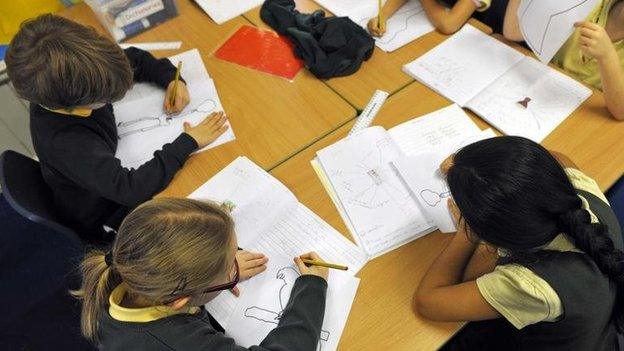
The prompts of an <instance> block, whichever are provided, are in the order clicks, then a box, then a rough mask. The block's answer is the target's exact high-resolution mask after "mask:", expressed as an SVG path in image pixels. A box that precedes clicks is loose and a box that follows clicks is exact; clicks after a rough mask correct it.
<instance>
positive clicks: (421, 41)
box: [244, 0, 491, 110]
mask: <svg viewBox="0 0 624 351" xmlns="http://www.w3.org/2000/svg"><path fill="white" fill-rule="evenodd" d="M295 2H296V3H297V10H299V11H300V12H302V13H311V12H313V11H315V10H318V9H323V8H322V7H321V6H320V5H318V4H317V3H315V2H314V1H312V0H295ZM325 11H326V12H327V13H328V14H331V13H330V12H329V11H327V10H325ZM244 16H245V18H247V19H248V20H249V21H250V22H252V23H253V24H255V25H257V26H259V27H268V26H267V25H266V24H265V23H264V22H263V21H262V19H260V8H259V7H258V8H255V9H253V10H251V11H249V12H247V13H245V15H244ZM470 23H471V24H473V25H474V26H477V27H478V28H479V29H481V30H483V31H485V32H487V33H491V30H490V28H489V27H487V26H485V25H484V24H482V23H480V22H478V21H476V20H471V21H470ZM446 38H448V36H446V35H443V34H440V33H439V32H437V31H434V32H432V33H429V34H427V35H425V36H423V37H420V38H418V39H416V40H415V41H412V42H411V43H409V44H407V45H405V46H403V47H401V48H399V49H397V50H395V51H393V52H391V53H387V52H384V51H383V50H381V49H379V48H378V47H377V46H375V52H374V53H373V56H372V57H371V58H370V59H369V60H368V61H365V62H364V64H363V65H362V67H361V68H360V70H359V71H357V72H356V73H354V74H352V75H350V76H347V77H340V78H332V79H330V80H328V81H326V84H327V85H329V86H330V87H331V88H332V89H333V90H334V91H336V92H337V93H338V94H340V96H342V97H343V98H344V99H345V100H347V101H348V102H349V103H350V104H351V105H353V106H354V107H355V108H356V109H358V110H362V109H363V108H364V107H365V106H366V104H367V103H368V101H369V100H370V98H371V97H372V95H373V93H374V92H375V90H377V89H380V90H383V91H386V92H388V93H390V94H394V93H396V92H397V91H399V90H400V89H401V88H404V87H405V86H406V85H408V84H409V83H411V82H413V81H414V79H413V78H412V77H410V76H408V75H407V74H405V73H403V71H402V70H401V69H402V68H403V65H405V64H407V63H409V62H411V61H413V60H415V59H416V58H418V57H419V56H421V55H423V54H424V53H426V52H427V51H429V50H431V49H432V48H434V47H435V46H436V45H438V44H440V43H441V42H442V41H443V40H444V39H446Z"/></svg>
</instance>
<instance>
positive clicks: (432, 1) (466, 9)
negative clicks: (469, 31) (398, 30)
mask: <svg viewBox="0 0 624 351" xmlns="http://www.w3.org/2000/svg"><path fill="white" fill-rule="evenodd" d="M407 1H408V0H388V1H386V3H385V4H384V6H383V9H382V12H383V15H384V16H383V17H384V18H386V19H388V18H390V17H391V16H392V15H393V14H394V13H395V12H397V11H398V10H399V9H400V8H401V6H403V5H404V4H405V3H406V2H407ZM508 1H509V0H441V1H438V0H420V2H421V3H422V6H423V9H424V10H425V13H426V14H427V17H428V18H429V20H430V21H431V23H432V24H433V25H434V27H436V29H437V30H439V31H440V32H441V33H444V34H453V33H455V32H457V31H458V30H460V29H461V27H463V26H464V24H465V23H466V22H468V20H469V19H470V17H474V18H476V19H478V20H479V21H481V22H483V23H485V24H486V25H488V26H490V27H491V28H492V30H493V31H494V33H499V34H502V33H503V27H504V23H505V18H506V16H508V15H509V16H511V15H513V16H515V13H509V14H508V11H507V3H508ZM447 6H448V7H447ZM368 30H369V31H370V32H371V34H372V35H374V36H377V37H381V36H383V34H384V33H385V32H386V28H384V27H382V28H379V25H378V18H377V17H375V18H372V19H371V20H370V21H369V22H368Z"/></svg>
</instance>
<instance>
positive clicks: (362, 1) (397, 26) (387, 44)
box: [315, 0, 435, 52]
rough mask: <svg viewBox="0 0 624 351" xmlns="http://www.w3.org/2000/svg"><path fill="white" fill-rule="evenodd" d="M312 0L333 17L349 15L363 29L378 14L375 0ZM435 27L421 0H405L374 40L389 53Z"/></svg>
mask: <svg viewBox="0 0 624 351" xmlns="http://www.w3.org/2000/svg"><path fill="white" fill-rule="evenodd" d="M315 1H316V2H317V3H318V4H319V5H321V6H323V7H324V8H326V9H327V10H329V11H331V12H332V13H334V14H335V15H336V16H345V17H349V18H350V19H351V20H353V22H355V23H357V24H359V25H360V26H361V27H363V28H365V29H366V28H367V25H368V21H370V19H371V18H373V17H376V16H377V15H378V13H379V10H378V2H377V0H315ZM384 3H385V1H384ZM434 29H435V27H434V26H433V25H432V24H431V22H429V19H428V18H427V15H426V14H425V10H424V9H423V7H422V5H421V4H420V1H419V0H408V1H407V3H406V4H405V5H403V6H402V7H401V8H400V9H399V10H398V11H397V12H396V13H395V14H394V15H392V17H390V18H388V19H387V21H386V33H385V34H384V35H383V36H382V37H381V38H375V43H376V44H377V46H378V47H379V48H380V49H381V50H383V51H388V52H392V51H394V50H396V49H398V48H400V47H402V46H404V45H406V44H408V43H410V42H412V41H414V40H416V39H417V38H419V37H421V36H423V35H425V34H427V33H429V32H432V31H433V30H434Z"/></svg>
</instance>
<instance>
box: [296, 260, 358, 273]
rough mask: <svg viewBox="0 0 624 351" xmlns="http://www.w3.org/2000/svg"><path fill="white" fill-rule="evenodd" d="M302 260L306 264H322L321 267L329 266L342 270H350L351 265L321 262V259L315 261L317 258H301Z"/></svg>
mask: <svg viewBox="0 0 624 351" xmlns="http://www.w3.org/2000/svg"><path fill="white" fill-rule="evenodd" d="M301 261H303V263H305V264H306V265H312V266H321V267H327V268H333V269H340V270H341V271H346V270H349V267H347V266H341V265H339V264H333V263H327V262H320V261H315V260H308V259H305V258H304V259H301Z"/></svg>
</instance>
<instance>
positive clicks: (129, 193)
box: [6, 15, 227, 236]
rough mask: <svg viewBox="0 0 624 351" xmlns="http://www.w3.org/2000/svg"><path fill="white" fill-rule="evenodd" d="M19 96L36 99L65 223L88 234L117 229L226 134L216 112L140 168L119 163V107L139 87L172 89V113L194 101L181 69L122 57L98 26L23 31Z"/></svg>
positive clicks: (45, 170)
mask: <svg viewBox="0 0 624 351" xmlns="http://www.w3.org/2000/svg"><path fill="white" fill-rule="evenodd" d="M6 63H7V70H8V75H9V77H10V78H11V81H12V83H13V86H14V87H15V90H16V92H17V93H18V95H19V96H20V97H22V98H24V99H26V100H28V101H30V129H31V134H32V140H33V145H34V147H35V151H36V153H37V156H38V158H39V161H40V163H41V170H42V174H43V177H44V179H45V180H46V182H47V183H48V185H49V186H50V189H51V190H52V193H53V196H54V200H55V205H56V208H57V210H58V212H59V215H60V216H61V218H62V219H63V220H64V222H65V223H66V224H67V225H69V226H72V227H73V228H75V229H77V230H78V231H79V232H80V233H90V234H91V233H93V235H94V236H95V234H94V233H103V232H102V226H103V225H106V226H108V227H111V228H114V229H116V228H117V227H118V226H119V223H120V222H121V219H123V216H124V215H125V214H126V213H127V212H128V211H129V209H131V208H133V207H136V206H137V205H138V204H140V203H142V202H144V201H146V200H148V199H150V198H152V196H153V195H155V194H156V193H158V192H159V191H161V190H162V189H163V188H164V187H166V186H167V184H168V183H169V182H170V181H171V179H172V178H173V176H174V174H175V173H176V172H177V171H178V170H179V169H180V168H181V167H182V165H183V164H184V162H185V161H186V159H187V158H188V156H189V155H190V154H191V153H192V152H193V151H194V150H196V149H198V148H201V147H203V146H205V145H208V144H210V143H211V142H212V141H214V140H215V139H216V138H217V137H218V136H219V135H221V134H222V133H223V132H224V131H225V130H226V128H227V125H225V124H224V123H225V121H226V120H225V116H224V115H223V114H222V113H218V114H212V115H211V116H209V117H208V118H206V119H205V120H204V122H202V123H201V124H199V125H198V126H196V127H190V126H188V125H186V126H185V133H182V134H181V135H180V136H179V137H178V138H177V139H175V140H173V141H172V142H171V143H170V144H166V145H164V146H163V148H162V150H160V151H157V152H155V153H154V158H153V159H152V160H150V161H148V162H146V163H145V164H143V165H142V166H141V167H139V168H138V169H126V168H124V167H122V166H121V163H120V161H119V160H118V159H117V158H115V151H116V149H117V140H118V137H117V128H116V125H115V116H114V115H113V107H112V105H111V103H112V102H114V101H116V100H119V99H121V98H122V97H123V96H124V94H125V93H126V91H127V90H128V89H130V87H131V86H132V84H133V82H140V81H143V82H150V83H153V84H155V85H157V86H159V87H161V88H163V89H166V91H167V92H166V94H165V96H166V97H165V99H164V101H165V103H164V108H165V110H166V111H167V112H169V113H177V112H179V111H181V110H182V109H183V108H184V107H185V106H186V105H187V104H188V102H189V95H188V91H187V89H186V86H185V84H184V83H183V82H180V84H179V86H178V89H177V94H176V96H175V102H174V104H173V105H171V104H170V103H169V100H170V97H171V94H173V90H174V89H173V82H172V81H173V80H174V78H175V71H176V67H175V66H173V65H172V64H171V62H169V61H168V60H167V59H160V60H157V59H155V58H154V57H153V56H152V55H151V54H149V53H147V52H145V51H142V50H139V49H136V48H130V49H127V50H124V51H122V50H121V49H120V48H119V46H118V45H117V44H116V43H114V42H113V41H111V40H109V39H108V38H106V37H104V36H102V35H99V34H98V33H96V31H95V30H94V29H93V28H90V27H84V26H82V25H79V24H77V23H74V22H72V21H70V20H67V19H65V18H62V17H58V16H54V15H43V16H40V17H38V18H35V19H33V20H29V21H26V22H24V23H23V24H22V27H21V29H20V31H19V32H18V33H17V35H16V36H15V37H14V38H13V40H12V41H11V43H10V46H9V50H8V52H7V55H6Z"/></svg>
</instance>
